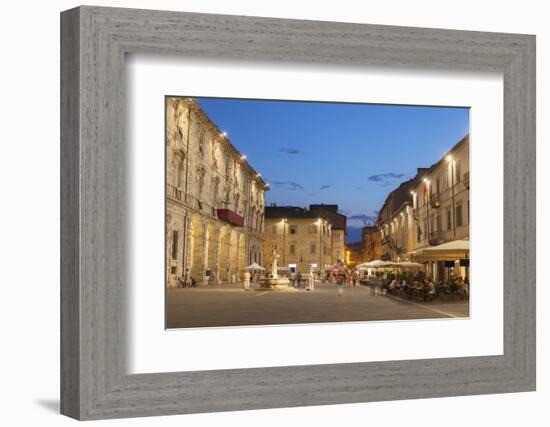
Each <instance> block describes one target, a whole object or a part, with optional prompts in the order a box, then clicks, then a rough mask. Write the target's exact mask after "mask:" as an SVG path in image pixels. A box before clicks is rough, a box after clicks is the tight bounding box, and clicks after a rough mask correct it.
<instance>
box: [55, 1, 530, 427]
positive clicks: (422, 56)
mask: <svg viewBox="0 0 550 427" xmlns="http://www.w3.org/2000/svg"><path fill="white" fill-rule="evenodd" d="M127 53H156V54H158V53H161V54H177V55H184V56H185V55H187V56H193V57H214V58H236V59H240V58H242V59H261V60H275V61H292V62H295V63H319V64H340V65H349V66H357V65H373V64H374V65H385V66H392V67H404V66H405V67H425V68H435V69H447V70H490V71H498V72H502V73H503V76H504V171H505V175H504V230H503V233H504V239H503V243H504V245H503V246H504V248H503V250H504V274H503V277H504V290H503V292H504V307H503V314H504V319H503V320H504V337H503V343H504V353H503V355H498V356H485V357H462V358H443V359H426V360H408V361H385V362H369V363H343V364H330V365H313V366H290V367H271V368H254V369H234V370H218V371H193V372H175V373H156V374H135V375H129V374H127V373H126V370H125V366H126V365H125V360H126V359H125V358H126V354H125V349H126V345H125V343H126V339H127V338H126V327H127V325H126V324H125V295H126V294H125V286H126V277H127V268H128V265H127V261H126V259H125V254H126V250H127V233H128V230H127V225H126V223H125V210H126V203H125V188H126V179H127V175H126V173H125V170H126V161H127V156H126V149H127V147H126V146H125V138H124V133H125V129H124V118H125V115H124V102H125V93H124V92H125V84H124V60H125V54H127ZM480 143H482V141H481V142H480ZM535 279H536V277H535V37H534V36H532V35H520V34H497V33H486V32H470V31H452V30H441V29H426V28H407V27H392V26H379V25H362V24H348V23H336V22H314V21H301V20H286V19H270V18H257V17H244V16H223V15H210V14H197V13H182V12H166V11H149V10H133V9H116V8H103V7H88V6H83V7H79V8H76V9H71V10H68V11H65V12H62V14H61V412H62V413H63V414H65V415H68V416H70V417H74V418H77V419H82V420H85V419H101V418H116V417H136V416H150V415H167V414H184V413H197V412H215V411H232V410H247V409H259V408H275V407H293V406H304V405H327V404H338V403H350V402H366V401H380V400H393V399H411V398H427V397H438V396H458V395H473V394H485V393H505V392H520V391H531V390H535Z"/></svg>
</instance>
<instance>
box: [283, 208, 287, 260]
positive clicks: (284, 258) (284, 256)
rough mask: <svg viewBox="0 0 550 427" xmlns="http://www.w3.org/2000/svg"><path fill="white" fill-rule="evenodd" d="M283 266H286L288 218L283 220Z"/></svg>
mask: <svg viewBox="0 0 550 427" xmlns="http://www.w3.org/2000/svg"><path fill="white" fill-rule="evenodd" d="M283 265H286V218H283Z"/></svg>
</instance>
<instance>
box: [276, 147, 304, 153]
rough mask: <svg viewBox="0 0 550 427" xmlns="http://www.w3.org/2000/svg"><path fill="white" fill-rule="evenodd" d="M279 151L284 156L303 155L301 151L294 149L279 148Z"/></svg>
mask: <svg viewBox="0 0 550 427" xmlns="http://www.w3.org/2000/svg"><path fill="white" fill-rule="evenodd" d="M279 151H280V152H281V153H285V154H304V152H303V151H302V150H300V149H298V148H295V147H281V148H280V149H279Z"/></svg>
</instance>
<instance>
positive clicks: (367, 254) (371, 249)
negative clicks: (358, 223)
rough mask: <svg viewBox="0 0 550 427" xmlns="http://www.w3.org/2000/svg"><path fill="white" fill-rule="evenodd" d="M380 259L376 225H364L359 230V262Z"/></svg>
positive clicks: (379, 242) (380, 251) (379, 234)
mask: <svg viewBox="0 0 550 427" xmlns="http://www.w3.org/2000/svg"><path fill="white" fill-rule="evenodd" d="M381 258H382V242H381V233H380V230H379V229H378V226H376V225H366V226H365V227H363V228H362V229H361V262H369V261H374V260H375V259H381Z"/></svg>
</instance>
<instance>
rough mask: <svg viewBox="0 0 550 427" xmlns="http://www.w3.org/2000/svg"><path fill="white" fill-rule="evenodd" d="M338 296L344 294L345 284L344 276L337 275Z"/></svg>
mask: <svg viewBox="0 0 550 427" xmlns="http://www.w3.org/2000/svg"><path fill="white" fill-rule="evenodd" d="M337 283H338V296H342V295H343V293H344V284H345V283H346V276H345V274H339V275H338V282H337Z"/></svg>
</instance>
